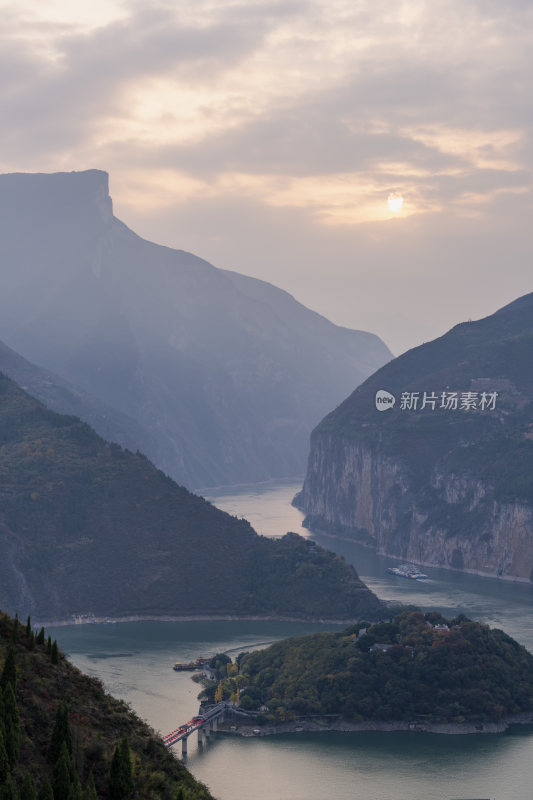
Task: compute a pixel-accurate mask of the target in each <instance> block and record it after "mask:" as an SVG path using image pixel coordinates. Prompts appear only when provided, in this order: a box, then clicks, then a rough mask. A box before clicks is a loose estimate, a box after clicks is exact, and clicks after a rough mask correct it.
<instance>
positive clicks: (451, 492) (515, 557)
mask: <svg viewBox="0 0 533 800" xmlns="http://www.w3.org/2000/svg"><path fill="white" fill-rule="evenodd" d="M428 478H429V481H428V484H427V485H426V486H425V487H424V489H423V491H422V490H420V489H417V487H416V486H415V485H414V482H413V480H412V477H411V475H410V474H409V470H408V468H407V466H406V464H404V463H402V461H401V459H398V458H394V457H391V456H389V455H385V454H383V453H381V452H380V450H379V447H376V446H375V445H370V444H368V443H366V442H363V441H361V440H358V439H356V438H352V437H343V436H339V435H334V434H331V433H328V432H320V431H316V432H315V433H314V435H313V437H312V442H311V453H310V456H309V465H308V471H307V477H306V480H305V484H304V487H303V489H302V492H301V493H300V494H299V495H298V497H297V498H296V500H295V503H296V505H298V507H299V508H301V509H302V510H303V511H304V512H305V513H306V514H307V524H308V525H309V527H312V528H313V527H314V528H316V529H324V530H327V531H329V532H333V533H334V532H339V533H340V532H344V533H349V534H351V535H353V536H354V538H357V539H359V540H360V541H363V542H364V543H366V544H374V545H375V547H376V549H377V551H378V552H379V553H381V554H384V555H390V556H395V557H398V558H402V559H406V560H409V561H415V562H417V563H419V564H426V565H434V566H439V567H445V568H451V569H461V570H465V571H473V572H476V573H480V574H484V575H488V576H498V577H503V578H508V579H518V580H524V581H529V580H532V579H533V508H532V507H531V506H530V505H528V504H525V503H521V502H517V501H516V502H502V501H500V500H497V499H496V498H495V497H494V493H493V491H492V487H491V486H490V485H489V484H487V483H484V482H483V481H481V480H479V479H478V478H477V477H475V476H473V475H468V474H461V475H457V474H454V473H451V472H448V471H446V470H444V469H442V467H440V466H439V464H438V463H437V464H436V465H435V467H434V468H433V470H432V472H431V475H429V476H428Z"/></svg>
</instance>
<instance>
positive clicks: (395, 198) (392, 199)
mask: <svg viewBox="0 0 533 800" xmlns="http://www.w3.org/2000/svg"><path fill="white" fill-rule="evenodd" d="M387 203H388V205H389V209H390V211H392V212H393V213H394V214H396V213H397V212H398V211H401V208H402V206H403V197H402V196H401V194H397V193H396V192H391V194H389V196H388V198H387Z"/></svg>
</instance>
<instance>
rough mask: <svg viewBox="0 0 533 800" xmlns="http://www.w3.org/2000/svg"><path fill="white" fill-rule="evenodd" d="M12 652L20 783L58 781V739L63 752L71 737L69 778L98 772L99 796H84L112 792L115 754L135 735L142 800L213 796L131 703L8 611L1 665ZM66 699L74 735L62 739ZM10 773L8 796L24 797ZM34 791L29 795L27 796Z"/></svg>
mask: <svg viewBox="0 0 533 800" xmlns="http://www.w3.org/2000/svg"><path fill="white" fill-rule="evenodd" d="M30 627H31V626H30ZM17 631H18V633H17ZM13 640H14V642H13ZM10 650H11V652H12V657H14V674H13V678H14V681H12V682H10V683H11V686H12V688H13V689H14V695H15V697H14V698H13V700H14V702H15V703H16V706H17V711H18V714H16V716H17V718H18V720H19V728H20V731H19V736H18V737H17V738H18V740H19V753H18V758H16V759H15V763H14V764H13V765H12V766H13V769H12V778H13V779H14V783H15V785H18V786H19V787H21V786H22V784H23V783H24V780H25V779H26V780H28V776H30V777H31V780H32V782H33V785H34V787H35V788H36V789H37V790H39V792H40V790H41V787H42V785H43V783H44V782H45V781H46V780H49V781H50V782H54V777H56V779H57V769H56V767H55V764H54V760H55V759H53V758H51V757H50V756H51V751H52V749H53V743H55V744H56V749H59V748H58V747H57V743H58V741H61V742H62V741H69V740H70V745H71V749H72V752H71V758H68V756H67V758H68V762H69V767H70V769H69V770H67V782H68V783H70V781H72V783H75V782H76V781H78V780H79V781H81V783H82V784H84V785H85V787H87V785H88V779H89V775H90V773H92V775H93V778H94V782H95V784H96V789H97V795H96V794H94V795H90V794H84V795H83V797H84V798H85V797H91V796H92V797H95V798H96V797H97V796H98V797H111V795H110V794H108V786H109V778H110V771H111V763H112V759H113V753H114V751H115V748H116V746H117V744H118V743H119V742H120V741H121V739H122V737H124V736H127V738H128V744H129V749H130V753H131V756H132V763H133V779H134V783H135V797H138V798H140V799H141V800H151V799H152V798H154V797H159V798H176V797H183V798H184V800H193V798H194V800H211V797H212V796H211V794H210V792H209V791H208V790H207V788H206V787H205V786H203V785H202V784H201V783H199V782H198V781H197V780H195V778H193V776H192V775H191V773H190V772H189V771H188V770H187V769H186V768H185V766H184V765H183V764H182V763H181V762H180V761H178V759H177V758H175V757H174V756H173V755H172V753H171V752H169V750H168V749H167V748H166V747H165V745H164V744H163V742H162V741H161V738H160V737H159V736H158V735H157V734H156V733H155V732H154V731H153V730H152V729H151V728H149V727H148V725H147V724H146V723H145V722H143V721H142V720H140V719H139V718H138V717H137V716H136V715H135V714H134V712H133V711H132V710H131V709H130V708H129V707H128V705H127V704H126V703H124V702H123V701H122V700H116V699H115V698H114V697H112V696H111V695H109V694H107V693H106V692H105V691H104V689H103V687H102V684H101V683H100V681H99V680H97V679H96V678H90V677H89V676H87V675H84V674H83V673H82V672H80V670H78V669H77V668H76V667H74V666H72V664H70V663H69V662H68V661H67V660H66V659H65V657H64V655H63V653H61V651H58V652H57V658H54V656H53V653H50V650H49V648H48V647H47V645H46V643H43V644H41V643H39V636H37V637H36V636H35V632H32V631H31V630H30V632H29V634H28V633H27V632H26V628H25V627H22V626H21V625H19V624H18V620H17V621H15V620H12V619H9V617H7V615H5V614H1V613H0V662H1V663H3V664H5V663H6V662H7V661H8V659H9V654H10ZM3 677H4V676H3ZM2 684H4V680H2ZM62 704H65V705H66V720H67V721H66V724H64V726H63V731H64V732H66V735H65V736H64V737H63V738H62V739H58V738H56V735H57V731H58V730H60V726H58V725H56V724H55V721H56V719H57V718H58V717H61V718H62V719H63V720H64V719H65V718H64V717H62V715H61V713H60V714H58V709H59V710H60V709H61V708H64V707H65V706H64V705H62ZM3 716H4V703H2V704H1V710H0V719H1V720H2V726H1V730H2V732H3V734H4V736H2V734H0V739H1V740H2V745H1V748H0V752H1V751H2V750H3V748H4V744H3V743H4V740H5V739H7V736H8V731H6V726H5V724H4V719H3V718H2V717H3ZM54 730H55V731H56V735H54ZM4 753H5V751H4ZM58 760H59V759H58ZM3 766H4V764H3V763H2V767H3ZM69 772H70V775H69ZM74 776H75V777H74ZM3 778H4V776H3V775H0V794H1V796H2V797H3V798H5V797H17V798H18V796H19V795H18V794H16V795H14V794H8V793H7V791H6V787H5V785H2V784H4V780H3ZM89 782H90V780H89ZM29 796H31V795H29V794H25V793H22V792H21V797H24V798H27V797H29ZM46 796H48V795H46ZM55 796H56V797H66V796H72V797H80V798H81V794H77V793H76V794H72V795H67V794H66V793H65V794H62V793H59V792H58V793H56V794H55ZM115 796H118V795H115ZM123 796H130V795H123ZM33 797H35V795H33ZM39 797H41V794H39Z"/></svg>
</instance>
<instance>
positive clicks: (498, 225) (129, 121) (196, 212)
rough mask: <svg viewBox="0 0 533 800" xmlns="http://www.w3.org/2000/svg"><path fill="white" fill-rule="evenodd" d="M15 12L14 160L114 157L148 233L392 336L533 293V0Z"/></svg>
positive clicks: (217, 2)
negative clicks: (389, 201) (390, 199)
mask: <svg viewBox="0 0 533 800" xmlns="http://www.w3.org/2000/svg"><path fill="white" fill-rule="evenodd" d="M0 12H1V20H2V24H1V26H0V37H1V50H0V80H1V91H0V119H1V121H2V124H1V126H0V171H2V172H15V171H32V172H33V171H35V172H36V171H40V172H53V171H59V170H68V171H70V170H78V169H87V168H91V167H97V168H100V169H105V170H107V171H108V172H109V173H110V188H111V194H112V196H113V201H114V208H115V214H116V215H117V216H118V217H119V218H120V219H122V220H123V221H124V222H126V224H128V225H129V226H130V227H132V228H133V229H134V230H135V231H136V232H137V233H139V234H141V235H142V236H145V237H146V238H149V239H152V240H154V241H157V242H159V243H161V244H167V245H170V246H173V247H178V248H182V249H185V250H191V251H193V252H194V253H196V254H197V255H200V256H202V257H203V258H206V259H207V260H209V261H211V262H212V263H214V264H215V265H216V266H220V267H224V268H228V269H235V270H237V271H239V272H243V273H246V274H248V275H254V276H256V277H259V278H263V279H265V280H268V281H271V282H272V283H275V284H277V285H278V286H281V287H282V288H285V289H287V290H288V291H290V292H291V293H292V294H294V295H295V296H296V297H297V299H299V300H300V301H302V302H303V303H305V304H306V305H308V306H310V307H311V308H314V309H316V310H317V311H319V312H321V313H323V314H325V315H326V316H328V317H329V318H330V319H332V320H333V321H334V322H337V323H339V324H342V325H346V326H349V327H354V328H363V329H367V330H371V331H373V332H375V333H378V334H379V335H381V336H382V337H383V338H384V339H385V341H386V342H387V344H388V345H389V346H390V347H391V349H392V350H393V352H395V353H400V352H402V351H403V350H405V349H406V348H408V347H411V346H414V345H416V344H419V343H420V342H422V341H427V340H428V339H432V338H434V337H435V336H438V335H440V334H441V333H443V332H444V331H446V330H447V329H448V328H450V327H451V326H452V325H454V324H455V323H457V322H460V321H463V320H465V319H469V318H472V319H476V318H478V317H481V316H484V315H486V314H489V313H491V312H492V311H494V310H495V309H496V308H498V307H500V306H502V305H504V304H505V303H507V302H509V301H511V300H512V299H514V298H515V297H517V296H519V295H521V294H524V293H526V292H530V291H532V290H533V280H532V278H533V267H532V255H533V246H532V245H533V214H532V211H533V203H532V178H531V165H532V158H533V137H532V123H533V106H532V98H533V85H532V84H533V79H532V72H533V3H532V2H531V0H397V1H396V2H393V0H386V1H385V0H327V1H326V0H309V1H308V2H305V1H304V0H245V1H244V2H231V0H177V1H176V2H174V3H166V2H157V0H154V2H147V0H135V1H134V2H120V0H91V2H85V0H80V1H79V2H72V0H35V2H34V1H33V0H17V2H16V3H15V2H12V3H10V2H4V0H0ZM390 195H394V196H396V197H397V198H398V197H401V198H403V204H402V206H401V208H400V209H399V210H391V208H390V207H389V203H388V198H389V196H390ZM399 202H401V201H399ZM393 205H394V203H393ZM398 205H399V203H398V202H397V203H396V208H397V206H398Z"/></svg>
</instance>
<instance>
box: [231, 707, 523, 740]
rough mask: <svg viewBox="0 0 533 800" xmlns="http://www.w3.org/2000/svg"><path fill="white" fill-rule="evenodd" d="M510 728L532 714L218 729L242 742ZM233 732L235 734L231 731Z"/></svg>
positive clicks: (465, 732) (493, 731) (492, 731)
mask: <svg viewBox="0 0 533 800" xmlns="http://www.w3.org/2000/svg"><path fill="white" fill-rule="evenodd" d="M512 725H533V711H532V712H529V713H525V714H515V715H512V716H508V717H502V719H501V720H498V722H477V723H476V722H424V721H422V720H413V721H410V722H409V721H402V720H388V721H387V720H383V721H381V720H367V721H365V722H349V721H348V720H344V719H342V718H338V719H336V720H335V721H332V722H328V721H327V720H325V719H323V718H322V719H319V720H316V721H314V720H309V719H307V720H305V719H301V720H294V721H292V722H283V723H279V724H278V725H264V726H262V727H258V726H257V725H255V726H254V725H250V724H246V725H239V724H238V723H237V724H235V723H224V724H223V725H219V728H218V731H219V733H223V734H227V735H229V736H242V737H244V738H249V737H254V738H260V737H262V736H278V735H280V734H287V733H330V732H337V733H366V732H372V731H376V732H381V733H395V732H407V733H430V734H441V735H451V736H469V735H472V734H478V735H479V734H497V733H505V731H507V730H508V729H509V728H510V727H511V726H512ZM232 728H234V730H232Z"/></svg>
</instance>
